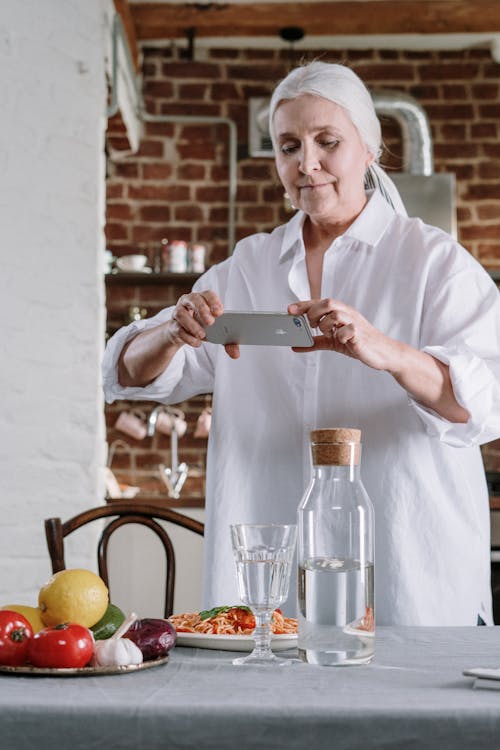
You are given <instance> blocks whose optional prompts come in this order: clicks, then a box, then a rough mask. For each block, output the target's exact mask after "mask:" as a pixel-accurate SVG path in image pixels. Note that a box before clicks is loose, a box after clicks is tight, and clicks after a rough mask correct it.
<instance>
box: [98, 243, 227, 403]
mask: <svg viewBox="0 0 500 750" xmlns="http://www.w3.org/2000/svg"><path fill="white" fill-rule="evenodd" d="M229 268H230V258H228V259H227V260H225V261H223V262H221V263H219V264H218V265H216V266H212V267H211V268H209V269H208V271H207V272H206V273H205V274H203V276H201V277H200V278H199V279H198V280H197V281H196V283H195V284H194V285H193V291H202V290H203V289H211V290H213V291H214V292H216V293H217V294H218V295H219V296H220V297H221V299H223V297H224V294H223V289H224V288H225V285H226V280H227V274H228V272H229ZM173 311H174V306H171V307H166V308H165V309H164V310H161V311H160V312H159V313H158V314H157V315H154V316H153V317H152V318H145V319H143V320H137V321H134V322H133V323H130V325H128V326H125V327H124V328H120V330H118V331H117V332H116V333H115V334H114V335H113V336H112V337H111V338H110V339H109V341H108V343H107V346H106V351H105V352H104V357H103V361H102V378H103V389H104V397H105V399H106V401H107V402H108V403H113V401H117V400H121V399H124V400H131V401H158V402H160V403H178V402H179V401H181V400H184V399H185V398H190V397H191V396H194V395H196V394H198V393H210V392H211V391H212V389H213V379H214V360H215V351H216V349H215V345H214V344H208V343H205V344H203V345H202V346H201V347H199V348H198V349H194V348H192V347H190V346H183V347H182V348H181V349H179V351H178V352H177V353H176V354H175V356H174V357H173V359H172V361H171V362H170V364H169V366H168V367H167V368H166V370H164V371H163V372H162V373H160V375H158V377H157V378H155V380H153V381H152V382H151V383H148V385H146V386H143V387H139V386H127V387H124V386H121V385H120V383H119V382H118V360H119V358H120V354H121V351H122V349H123V347H124V346H125V344H126V343H127V342H128V341H130V339H133V338H134V337H135V336H137V334H138V333H141V331H146V330H147V329H148V328H154V327H155V326H157V325H160V323H165V321H167V320H170V318H171V317H172V314H173Z"/></svg>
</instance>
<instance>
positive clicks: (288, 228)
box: [280, 190, 395, 260]
mask: <svg viewBox="0 0 500 750" xmlns="http://www.w3.org/2000/svg"><path fill="white" fill-rule="evenodd" d="M367 197H368V201H367V203H366V206H365V207H364V208H363V210H362V211H361V213H360V214H359V216H358V217H357V218H356V219H355V220H354V221H353V223H352V224H351V226H350V227H348V229H347V230H346V231H345V232H344V235H343V236H344V237H352V238H353V239H355V240H357V241H358V242H362V243H364V244H365V245H371V246H372V247H374V246H375V245H376V244H377V243H378V242H379V240H380V238H381V237H382V235H383V234H384V232H385V230H386V228H387V226H388V224H389V222H390V221H391V219H392V218H393V217H394V215H395V211H394V209H393V208H392V206H390V205H389V204H388V203H387V201H386V200H385V198H384V197H383V195H382V194H381V192H380V191H379V190H368V191H367ZM305 218H306V215H305V213H304V212H303V211H297V213H296V214H295V216H293V217H292V218H291V219H290V221H289V222H288V224H285V232H284V235H283V242H282V244H281V251H280V260H282V259H283V258H284V257H285V256H286V255H287V253H288V251H289V250H292V249H293V248H295V247H296V243H298V246H299V247H300V245H302V246H303V241H302V227H303V225H304V221H305Z"/></svg>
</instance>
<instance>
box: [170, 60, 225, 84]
mask: <svg viewBox="0 0 500 750" xmlns="http://www.w3.org/2000/svg"><path fill="white" fill-rule="evenodd" d="M162 74H163V75H164V76H165V78H168V79H174V78H192V79H193V80H194V81H203V80H204V79H205V78H206V79H211V78H216V79H218V80H220V78H221V77H222V76H221V68H220V65H216V64H215V63H209V62H196V61H195V60H190V61H189V62H169V63H164V64H163V65H162Z"/></svg>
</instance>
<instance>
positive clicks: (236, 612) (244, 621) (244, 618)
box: [230, 607, 255, 630]
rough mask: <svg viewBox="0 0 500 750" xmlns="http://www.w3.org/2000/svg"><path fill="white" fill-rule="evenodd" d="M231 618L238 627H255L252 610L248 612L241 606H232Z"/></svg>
mask: <svg viewBox="0 0 500 750" xmlns="http://www.w3.org/2000/svg"><path fill="white" fill-rule="evenodd" d="M230 616H231V618H232V619H233V620H234V624H235V626H236V627H239V628H250V629H251V630H253V629H254V628H255V617H254V616H253V614H252V612H249V611H248V610H247V609H245V608H243V607H233V608H232V609H231V612H230Z"/></svg>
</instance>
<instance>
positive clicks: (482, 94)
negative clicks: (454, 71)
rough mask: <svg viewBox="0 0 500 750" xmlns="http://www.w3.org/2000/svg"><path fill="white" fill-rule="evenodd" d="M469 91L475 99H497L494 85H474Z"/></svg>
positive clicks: (496, 88)
mask: <svg viewBox="0 0 500 750" xmlns="http://www.w3.org/2000/svg"><path fill="white" fill-rule="evenodd" d="M471 91H472V95H473V97H474V98H475V99H498V84H496V83H476V84H473V85H472V86H471Z"/></svg>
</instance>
